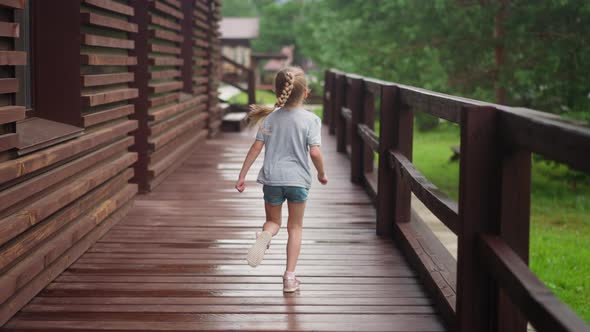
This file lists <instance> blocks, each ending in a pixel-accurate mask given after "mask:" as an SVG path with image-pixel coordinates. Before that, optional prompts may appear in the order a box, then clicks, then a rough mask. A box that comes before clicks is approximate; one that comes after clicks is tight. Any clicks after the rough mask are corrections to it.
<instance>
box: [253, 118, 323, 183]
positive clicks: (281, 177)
mask: <svg viewBox="0 0 590 332" xmlns="http://www.w3.org/2000/svg"><path fill="white" fill-rule="evenodd" d="M321 126H322V122H321V120H320V118H319V117H318V116H317V115H315V114H313V113H312V112H309V111H307V110H304V109H302V108H296V109H285V108H279V109H277V110H275V111H274V112H272V113H271V114H270V115H269V116H267V117H266V118H265V119H264V121H263V122H262V124H261V126H260V128H259V130H258V133H257V134H256V139H257V140H259V141H263V142H264V145H265V153H264V164H263V166H262V168H261V169H260V173H259V174H258V180H257V181H258V182H259V183H262V184H265V185H268V186H292V187H304V188H308V189H309V188H310V187H311V168H310V166H309V147H310V146H312V145H320V144H321V140H322V136H321Z"/></svg>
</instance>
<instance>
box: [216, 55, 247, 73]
mask: <svg viewBox="0 0 590 332" xmlns="http://www.w3.org/2000/svg"><path fill="white" fill-rule="evenodd" d="M221 60H222V61H223V62H227V63H229V64H230V65H232V66H234V67H236V68H238V69H241V70H243V71H246V72H247V71H250V70H251V69H250V68H248V67H246V66H244V65H242V64H241V63H237V62H235V61H234V60H232V59H230V58H228V57H226V56H225V55H222V56H221Z"/></svg>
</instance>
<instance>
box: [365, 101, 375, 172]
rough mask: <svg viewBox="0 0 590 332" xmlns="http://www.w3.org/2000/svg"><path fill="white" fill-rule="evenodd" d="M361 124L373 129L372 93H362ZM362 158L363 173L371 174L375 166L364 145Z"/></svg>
mask: <svg viewBox="0 0 590 332" xmlns="http://www.w3.org/2000/svg"><path fill="white" fill-rule="evenodd" d="M362 110H363V111H362V115H363V119H362V123H364V124H366V125H367V127H369V128H371V129H375V94H374V93H373V92H369V91H366V90H365V91H364V92H363V103H362ZM362 150H363V152H362V156H363V172H364V173H371V172H373V167H374V165H375V162H374V160H373V159H374V158H375V157H374V156H373V150H371V149H370V148H368V147H367V145H366V144H363V145H362Z"/></svg>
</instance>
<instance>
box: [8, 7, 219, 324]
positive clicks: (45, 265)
mask: <svg viewBox="0 0 590 332" xmlns="http://www.w3.org/2000/svg"><path fill="white" fill-rule="evenodd" d="M42 1H43V3H44V4H49V2H48V1H45V0H42ZM26 3H27V1H24V0H20V1H17V0H13V1H10V0H0V21H2V22H0V66H3V69H5V70H3V71H2V77H0V325H2V324H3V323H4V322H6V321H7V320H8V319H9V318H10V317H11V316H12V315H13V314H14V313H16V312H17V311H18V310H19V309H20V308H21V307H22V306H23V305H25V304H26V303H27V302H28V301H29V300H30V299H31V298H32V297H33V296H34V295H35V294H37V293H38V292H39V291H40V290H42V289H43V287H45V286H46V285H47V284H48V283H49V282H51V280H53V279H54V278H55V277H57V276H58V275H59V274H60V273H61V272H62V271H63V270H65V269H66V268H67V267H68V266H69V265H70V264H72V263H73V262H74V261H75V260H76V259H77V258H78V257H79V256H80V255H81V254H82V253H84V252H85V251H86V250H87V249H88V248H89V247H90V246H91V245H92V244H93V243H94V242H96V241H97V240H98V239H99V238H100V237H101V236H102V235H104V234H105V233H106V232H107V231H108V230H109V229H110V228H111V227H112V226H113V225H114V224H116V223H117V222H118V221H119V220H120V219H122V218H123V217H124V216H125V214H126V211H127V209H128V208H129V206H130V205H131V204H132V200H133V197H134V196H135V194H136V193H137V192H138V188H141V189H142V190H145V191H147V190H150V189H152V188H153V187H155V186H156V185H157V184H158V183H160V182H161V181H162V180H163V179H164V178H165V177H166V175H168V174H170V173H171V172H172V170H174V169H175V168H176V167H177V166H178V165H180V163H181V162H182V161H183V159H184V158H185V157H186V156H187V155H188V153H187V152H189V151H190V150H191V149H193V148H195V147H196V146H197V144H198V143H199V142H200V141H202V140H203V139H205V138H206V137H207V135H208V133H209V130H210V129H214V127H212V126H211V124H210V123H208V121H207V119H208V118H209V114H210V113H211V109H213V108H214V107H215V102H213V101H211V100H210V98H213V97H211V96H213V95H214V94H213V93H212V91H211V89H216V84H215V83H214V82H213V81H215V79H216V78H215V77H214V76H212V75H211V73H212V71H210V70H205V71H200V72H194V73H193V72H192V69H193V66H192V63H191V65H190V66H188V67H187V66H183V64H184V61H186V60H185V58H186V57H187V56H188V57H189V60H188V61H192V58H193V57H194V58H195V66H197V64H198V65H202V63H200V62H198V61H200V60H202V59H209V58H210V57H211V56H212V53H211V52H210V51H209V49H207V51H206V52H202V53H197V52H195V54H192V52H191V53H189V54H187V53H186V52H181V50H182V49H183V44H184V43H188V47H185V48H184V49H185V50H190V51H192V50H197V49H198V48H197V47H196V46H195V45H197V40H198V37H197V36H194V37H193V36H192V35H189V36H186V34H183V33H182V32H183V29H182V22H183V20H185V19H188V20H190V22H192V23H194V24H195V27H196V17H197V16H202V15H205V16H206V17H207V21H206V24H207V29H205V30H203V31H206V34H211V33H213V32H215V31H216V29H217V26H216V24H215V22H216V20H218V16H217V17H216V18H213V17H212V13H214V12H215V11H214V10H212V9H211V8H213V7H215V6H217V5H218V4H217V5H216V3H215V2H212V1H196V2H195V1H194V0H191V1H188V3H189V4H190V6H186V4H183V1H177V0H166V1H118V0H79V1H78V0H60V1H59V2H51V3H52V5H54V6H56V8H59V7H60V6H69V7H67V9H68V10H72V8H78V11H79V22H80V23H79V29H77V30H76V31H75V32H74V33H73V36H74V37H76V38H72V40H73V42H74V43H76V45H77V46H74V47H70V48H67V49H55V50H53V51H52V52H51V53H48V52H46V51H44V52H39V53H34V54H35V56H36V57H60V56H63V57H71V58H72V59H77V61H71V62H70V63H64V64H60V62H59V61H57V62H56V65H58V64H59V65H63V66H64V67H68V68H64V70H67V71H68V73H69V74H72V72H73V73H75V74H76V75H77V76H78V77H79V81H78V82H69V81H68V82H69V83H67V84H65V85H64V87H63V88H64V89H65V88H67V89H75V90H72V91H74V92H75V94H74V95H75V96H78V97H76V98H75V99H76V100H74V101H73V102H74V103H70V104H73V105H75V106H76V107H75V110H76V111H77V115H78V116H79V117H80V119H81V123H80V127H81V128H82V129H83V132H82V134H81V135H80V136H78V137H76V138H73V139H69V140H67V141H65V142H62V143H59V144H53V145H51V146H49V147H46V148H42V149H39V150H37V151H35V152H31V153H29V154H24V155H19V154H18V153H17V152H18V134H17V132H16V122H17V121H20V120H22V119H24V117H25V109H24V107H22V106H16V105H15V100H16V99H15V97H14V94H15V92H17V90H18V82H17V79H16V78H15V74H14V70H13V69H12V67H9V66H14V65H24V64H25V62H26V54H24V53H23V52H17V51H15V48H14V45H15V44H14V42H13V40H14V39H15V38H17V37H18V35H19V34H18V31H19V27H18V25H17V24H15V23H14V11H18V10H23V8H24V7H25V4H26ZM183 5H184V6H185V7H184V10H183ZM72 6H75V7H72ZM64 8H65V7H64ZM188 8H190V9H191V10H190V11H188V10H187V9H188ZM64 10H65V9H64ZM72 19H73V20H74V19H75V20H78V18H72ZM142 24H143V25H142ZM196 30H197V29H196V28H195V29H190V30H189V31H190V32H191V33H192V32H194V31H196ZM216 36H217V35H216ZM201 37H202V34H201ZM207 38H209V37H207ZM215 38H216V37H215ZM215 42H216V41H215V40H210V41H209V43H215ZM208 45H210V44H208ZM193 46H194V47H193ZM71 52H75V54H74V53H71ZM208 61H209V62H208V64H210V63H211V62H210V60H208ZM208 66H210V65H208ZM186 68H188V70H191V72H190V73H189V74H187V73H186V72H185V71H186V70H187V69H186ZM207 69H209V67H207ZM33 70H34V68H33ZM33 77H35V76H34V75H33ZM183 77H189V78H192V80H193V82H190V80H189V82H190V83H191V85H192V83H195V85H194V87H192V86H191V87H190V88H191V89H193V88H194V90H195V91H194V93H191V92H192V91H191V90H188V93H187V90H186V89H184V88H185V87H184V85H185V83H184V82H186V80H183ZM65 80H66V81H67V79H65ZM54 81H55V82H59V81H60V77H56V78H54ZM44 82H45V81H44ZM74 83H75V84H74ZM44 84H45V83H44ZM56 84H57V83H56ZM43 86H44V85H40V86H36V88H37V89H38V90H42V89H43V88H44V87H43ZM76 86H77V87H76ZM200 86H206V87H207V90H206V91H205V90H203V89H201V90H199V87H200ZM72 91H69V92H68V93H72ZM47 111H49V112H52V111H55V112H56V113H55V114H58V113H59V110H52V109H48V110H47V107H46V112H47ZM60 116H61V115H60Z"/></svg>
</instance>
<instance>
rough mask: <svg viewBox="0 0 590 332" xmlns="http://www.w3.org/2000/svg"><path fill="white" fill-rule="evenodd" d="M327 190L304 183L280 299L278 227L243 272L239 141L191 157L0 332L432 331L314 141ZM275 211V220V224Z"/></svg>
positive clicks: (334, 160)
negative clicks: (294, 265)
mask: <svg viewBox="0 0 590 332" xmlns="http://www.w3.org/2000/svg"><path fill="white" fill-rule="evenodd" d="M324 139H325V142H324V144H325V145H326V146H327V147H326V148H325V149H324V150H325V155H326V164H327V169H328V175H329V177H330V183H329V185H328V186H325V187H323V186H320V185H319V184H315V185H314V187H313V188H312V190H311V193H310V201H309V203H308V208H307V211H306V219H305V230H304V245H303V250H302V253H301V257H300V262H299V266H298V274H299V276H300V278H301V279H302V282H303V285H302V289H301V291H300V292H299V293H297V294H291V295H284V294H283V293H282V290H281V287H282V285H281V275H282V272H283V271H284V264H285V252H284V251H285V244H286V240H287V232H286V229H284V230H281V232H280V233H279V234H278V236H277V237H275V238H274V239H273V242H272V245H271V248H270V250H269V252H268V255H267V257H266V259H265V261H264V262H263V265H261V266H260V267H258V268H255V269H253V268H250V267H249V266H247V265H246V264H245V259H244V257H245V253H246V251H247V248H248V247H249V245H250V244H251V243H252V241H253V238H254V232H255V231H256V229H257V228H258V227H259V226H260V225H261V224H262V222H263V221H264V210H263V201H262V192H261V188H260V186H259V185H257V184H255V182H254V181H255V179H256V175H257V170H258V169H259V166H260V162H261V160H262V159H261V158H260V160H259V161H258V162H257V164H255V165H254V166H253V168H252V171H251V174H250V175H249V176H248V179H247V180H248V181H249V182H248V187H247V189H246V192H245V193H243V194H239V193H237V192H236V191H235V190H234V189H233V185H234V182H235V178H236V176H237V174H238V172H239V168H240V166H241V162H242V160H243V158H244V155H245V153H246V151H247V149H248V147H249V143H250V142H251V134H248V133H242V134H223V137H222V138H221V139H217V140H213V141H208V142H207V143H206V144H205V145H204V146H203V147H202V148H200V150H199V151H197V152H195V153H193V154H192V155H191V156H190V157H189V158H188V159H187V161H186V162H185V163H184V165H183V166H181V167H180V168H178V169H177V170H176V171H175V173H173V174H172V175H170V176H169V177H168V179H166V180H165V181H164V182H163V183H162V184H161V185H160V186H159V187H158V188H157V189H156V190H155V191H154V192H153V193H150V194H148V195H145V196H141V197H140V198H139V199H138V200H137V202H136V204H135V206H134V208H133V209H132V210H131V211H130V212H129V215H128V216H127V217H126V218H125V219H124V220H123V221H122V222H120V223H119V224H118V225H117V226H115V227H114V228H113V229H112V230H111V231H109V233H108V234H107V235H105V236H104V237H103V238H102V239H101V240H100V241H99V242H98V243H96V244H95V245H94V246H93V247H92V248H91V249H90V250H89V251H88V252H87V253H86V254H84V255H83V256H82V257H81V258H80V259H79V260H78V261H77V262H76V263H75V264H73V265H72V266H71V267H70V268H69V269H68V270H67V271H66V272H64V273H63V274H62V275H61V276H60V277H59V278H57V279H56V280H55V281H54V282H53V283H51V284H50V285H49V286H48V287H47V288H46V289H45V290H43V291H42V292H41V293H40V294H39V295H38V296H37V297H36V298H34V299H33V300H32V301H31V303H29V304H28V305H27V306H26V307H25V308H24V309H23V310H21V312H20V313H19V314H18V315H17V316H15V317H14V318H13V319H12V320H11V321H10V322H8V323H7V324H6V325H5V326H4V329H2V331H64V330H65V331H68V330H72V331H222V330H223V331H228V330H230V331H231V330H234V331H444V330H445V327H444V326H443V325H442V323H441V320H440V319H439V317H438V315H437V313H436V312H435V309H434V308H433V306H432V304H431V302H430V300H429V299H428V297H427V295H426V294H425V293H424V290H423V289H422V285H421V284H420V283H419V281H418V280H417V278H416V275H415V273H414V272H413V271H412V270H411V269H410V267H409V266H408V265H407V264H406V262H405V260H404V258H403V257H402V255H401V253H400V252H399V251H398V250H397V249H396V248H395V247H394V245H393V244H392V243H391V242H390V241H387V240H383V239H380V238H378V237H377V236H376V235H375V231H374V227H375V221H374V220H375V211H374V208H373V206H372V205H371V204H370V202H369V199H368V197H367V196H366V194H365V193H364V192H363V191H362V189H361V188H359V187H356V186H354V185H352V184H351V183H350V181H349V170H348V169H347V167H346V166H345V165H347V163H346V159H345V158H346V157H344V156H342V155H340V154H337V153H335V152H332V151H333V149H332V145H333V144H335V143H334V142H333V140H332V138H331V137H324ZM286 212H287V211H286V209H285V211H284V216H283V219H284V222H285V223H286V216H287V213H286Z"/></svg>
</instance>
